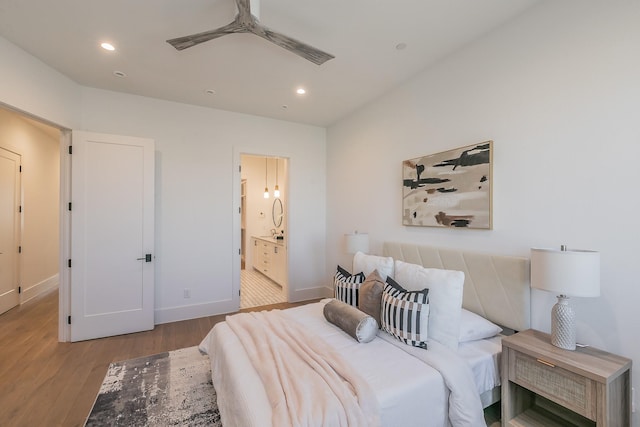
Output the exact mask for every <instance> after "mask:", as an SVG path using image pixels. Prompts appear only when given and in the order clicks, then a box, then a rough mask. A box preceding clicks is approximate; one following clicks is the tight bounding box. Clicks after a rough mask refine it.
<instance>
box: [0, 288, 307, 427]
mask: <svg viewBox="0 0 640 427" xmlns="http://www.w3.org/2000/svg"><path fill="white" fill-rule="evenodd" d="M295 305H300V304H287V303H285V304H276V305H273V306H267V307H261V308H259V309H264V308H286V307H293V306H295ZM251 310H252V309H247V310H242V311H251ZM224 317H225V316H224V315H220V316H211V317H204V318H200V319H195V320H187V321H183V322H175V323H167V324H163V325H157V326H156V327H155V329H154V330H153V331H148V332H140V333H135V334H129V335H120V336H117V337H110V338H102V339H97V340H91V341H84V342H78V343H60V342H58V292H57V291H52V292H49V293H47V294H46V295H43V296H41V297H38V298H37V299H34V300H32V301H29V302H27V303H26V304H23V305H22V306H20V307H16V308H14V309H12V310H10V311H8V312H7V313H4V314H2V315H0V426H3V427H21V426H25V427H27V426H29V427H31V426H65V427H67V426H83V425H84V422H85V419H86V417H87V415H89V411H91V408H92V406H93V402H94V399H95V398H96V395H97V394H98V390H99V389H100V385H101V384H102V380H103V379H104V376H105V374H106V372H107V367H108V366H109V364H110V363H111V362H115V361H119V360H125V359H132V358H135V357H141V356H147V355H150V354H155V353H161V352H164V351H170V350H176V349H178V348H183V347H190V346H194V345H198V344H199V343H200V341H201V340H202V338H204V336H205V335H206V334H207V332H209V330H210V329H211V328H212V327H213V325H215V324H216V323H217V322H220V321H222V320H224Z"/></svg>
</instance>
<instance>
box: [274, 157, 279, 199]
mask: <svg viewBox="0 0 640 427" xmlns="http://www.w3.org/2000/svg"><path fill="white" fill-rule="evenodd" d="M278 160H279V159H278V158H277V157H276V188H275V189H274V190H273V197H275V198H276V199H277V198H278V197H280V189H279V188H278Z"/></svg>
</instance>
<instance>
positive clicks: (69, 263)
mask: <svg viewBox="0 0 640 427" xmlns="http://www.w3.org/2000/svg"><path fill="white" fill-rule="evenodd" d="M67 266H69V268H71V260H68V261H67Z"/></svg>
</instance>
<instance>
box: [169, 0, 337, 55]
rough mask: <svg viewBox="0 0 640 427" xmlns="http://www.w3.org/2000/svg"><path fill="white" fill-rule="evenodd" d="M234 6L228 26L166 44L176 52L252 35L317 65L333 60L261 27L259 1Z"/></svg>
mask: <svg viewBox="0 0 640 427" xmlns="http://www.w3.org/2000/svg"><path fill="white" fill-rule="evenodd" d="M236 6H237V7H238V14H237V15H236V17H235V19H234V20H233V21H232V22H231V23H230V24H227V25H225V26H223V27H220V28H217V29H215V30H210V31H204V32H202V33H197V34H192V35H190V36H185V37H178V38H175V39H171V40H167V43H169V44H171V45H172V46H173V47H175V48H176V49H178V50H183V49H186V48H188V47H192V46H195V45H197V44H200V43H204V42H206V41H209V40H213V39H216V38H218V37H222V36H224V35H227V34H233V33H252V34H255V35H257V36H260V37H262V38H263V39H265V40H268V41H270V42H271V43H275V44H277V45H278V46H280V47H283V48H285V49H287V50H288V51H290V52H293V53H295V54H296V55H298V56H301V57H303V58H304V59H307V60H309V61H311V62H313V63H314V64H317V65H322V64H324V63H325V62H326V61H328V60H330V59H333V58H335V57H334V56H333V55H331V54H328V53H326V52H323V51H321V50H319V49H316V48H315V47H313V46H310V45H308V44H305V43H302V42H300V41H298V40H296V39H293V38H291V37H288V36H285V35H284V34H280V33H277V32H275V31H272V30H270V29H269V28H267V27H265V26H264V25H262V24H261V23H260V21H259V20H258V16H259V14H260V4H259V0H236Z"/></svg>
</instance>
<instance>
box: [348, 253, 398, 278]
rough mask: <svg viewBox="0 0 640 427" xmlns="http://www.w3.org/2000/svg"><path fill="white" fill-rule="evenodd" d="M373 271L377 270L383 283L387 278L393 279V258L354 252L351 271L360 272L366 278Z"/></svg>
mask: <svg viewBox="0 0 640 427" xmlns="http://www.w3.org/2000/svg"><path fill="white" fill-rule="evenodd" d="M373 270H378V274H380V277H381V278H382V280H383V281H384V280H387V276H391V277H393V258H391V257H382V256H376V255H367V254H365V253H362V252H356V254H355V255H354V256H353V271H358V272H360V271H361V272H363V273H364V275H365V277H366V276H368V275H369V274H371V273H373Z"/></svg>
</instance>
